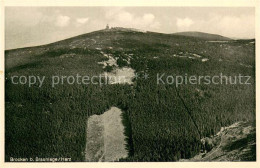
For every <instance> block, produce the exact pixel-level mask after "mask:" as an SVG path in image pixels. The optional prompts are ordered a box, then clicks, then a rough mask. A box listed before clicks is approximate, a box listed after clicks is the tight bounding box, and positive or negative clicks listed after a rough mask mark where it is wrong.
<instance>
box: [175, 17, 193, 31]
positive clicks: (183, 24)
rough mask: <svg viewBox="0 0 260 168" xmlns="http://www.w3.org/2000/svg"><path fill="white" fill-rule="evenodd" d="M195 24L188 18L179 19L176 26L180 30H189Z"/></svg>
mask: <svg viewBox="0 0 260 168" xmlns="http://www.w3.org/2000/svg"><path fill="white" fill-rule="evenodd" d="M193 23H194V22H193V20H191V19H190V18H188V17H186V18H184V19H181V18H177V22H176V25H177V27H178V28H189V27H190V26H191V25H192V24H193Z"/></svg>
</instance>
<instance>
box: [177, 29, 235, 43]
mask: <svg viewBox="0 0 260 168" xmlns="http://www.w3.org/2000/svg"><path fill="white" fill-rule="evenodd" d="M173 34H174V35H181V36H189V37H196V38H201V39H204V40H212V41H214V40H215V41H228V40H233V39H231V38H228V37H224V36H221V35H218V34H210V33H203V32H196V31H187V32H178V33H173Z"/></svg>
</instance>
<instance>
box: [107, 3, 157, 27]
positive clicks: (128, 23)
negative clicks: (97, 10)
mask: <svg viewBox="0 0 260 168" xmlns="http://www.w3.org/2000/svg"><path fill="white" fill-rule="evenodd" d="M106 17H107V18H108V19H110V25H111V26H116V27H127V28H130V27H131V28H137V29H145V30H147V29H159V28H160V26H161V24H160V23H159V22H158V21H156V18H155V16H154V15H153V14H151V13H144V14H143V15H141V16H140V15H139V16H137V15H134V14H132V13H130V12H127V11H125V10H123V8H115V9H113V10H111V11H107V13H106Z"/></svg>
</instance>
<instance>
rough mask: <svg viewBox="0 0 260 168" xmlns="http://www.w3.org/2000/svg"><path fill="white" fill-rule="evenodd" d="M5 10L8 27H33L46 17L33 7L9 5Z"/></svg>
mask: <svg viewBox="0 0 260 168" xmlns="http://www.w3.org/2000/svg"><path fill="white" fill-rule="evenodd" d="M21 11H22V12H21ZM5 12H6V13H5V20H6V21H7V22H6V23H7V27H9V26H10V27H13V26H17V27H21V26H22V27H33V26H36V25H37V24H39V23H40V21H41V20H42V19H43V18H44V15H43V13H42V12H41V11H40V10H39V9H38V8H33V7H23V8H22V9H21V7H7V8H6V11H5Z"/></svg>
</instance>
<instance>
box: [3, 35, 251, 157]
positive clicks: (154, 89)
mask: <svg viewBox="0 0 260 168" xmlns="http://www.w3.org/2000/svg"><path fill="white" fill-rule="evenodd" d="M108 47H113V50H109V49H108ZM96 48H102V51H104V52H106V53H109V52H110V53H112V54H113V55H114V56H117V57H123V54H124V53H127V54H130V53H132V54H134V56H133V58H132V60H131V65H130V66H131V67H132V68H134V69H135V70H136V72H139V73H142V72H143V71H146V72H148V73H149V74H150V78H149V79H147V80H144V79H141V78H139V79H137V81H136V84H135V85H134V87H133V88H131V87H130V86H127V85H121V86H119V85H113V86H103V87H100V86H96V85H76V84H75V85H68V84H64V85H61V86H59V87H56V88H51V87H50V83H48V82H45V84H44V86H43V87H42V88H37V87H32V88H28V86H25V85H24V86H23V85H12V84H11V83H10V77H11V76H12V75H45V76H46V77H47V79H50V77H51V76H52V75H75V74H76V73H79V74H81V75H86V74H88V75H98V74H100V73H101V72H103V69H102V66H101V65H98V64H97V62H100V61H102V60H104V58H103V56H102V54H100V51H98V50H97V49H96ZM179 52H191V53H196V54H199V55H202V56H203V58H208V59H209V61H208V62H206V63H202V62H201V61H200V60H191V59H188V58H174V57H172V55H173V54H178V53H179ZM73 53H74V54H76V55H75V56H73V57H66V55H65V57H64V58H62V55H63V54H73ZM63 56H64V55H63ZM155 56H157V57H159V58H158V59H154V57H155ZM219 59H221V60H223V61H222V62H220V61H219ZM240 63H243V64H246V65H251V66H253V68H246V67H243V66H241V65H239V64H240ZM254 65H255V51H254V44H251V43H249V41H232V42H230V43H225V44H219V43H207V42H206V41H204V40H202V39H196V38H194V37H183V36H178V35H165V34H159V33H141V32H120V31H115V32H103V31H97V32H93V33H89V34H85V35H81V36H78V37H75V38H71V39H67V40H63V41H60V42H56V43H53V44H49V45H45V46H39V47H33V48H25V49H17V50H11V51H6V77H7V80H6V161H8V159H9V157H34V156H38V157H60V156H63V157H71V158H72V160H73V161H82V160H84V149H85V144H86V142H85V141H86V138H85V136H86V135H85V124H86V119H87V117H88V116H90V115H92V114H102V113H103V112H104V111H106V110H107V109H109V107H111V106H113V105H114V106H118V107H121V108H122V109H124V110H125V112H126V114H128V117H129V121H130V123H131V124H130V125H131V126H132V129H131V131H130V132H131V133H132V137H131V140H130V141H131V144H132V145H131V146H132V147H129V148H130V149H131V151H132V152H131V153H132V155H131V156H130V158H129V159H130V160H136V161H149V160H153V161H164V160H165V161H169V160H177V159H179V158H180V157H182V158H188V157H191V156H194V155H195V154H196V153H197V152H198V150H199V148H200V144H199V138H200V137H199V136H198V133H197V132H196V130H195V128H194V121H193V120H192V118H191V117H190V116H189V115H188V113H187V109H185V107H184V105H183V103H182V101H181V100H180V98H179V97H178V96H177V92H179V94H180V95H181V97H182V98H183V99H184V101H185V104H186V106H187V107H188V108H189V110H190V112H191V115H192V116H193V117H194V118H196V121H195V124H196V125H198V128H199V131H200V132H201V134H202V136H207V135H209V134H214V133H216V132H217V131H219V129H220V127H221V126H226V125H230V124H231V123H233V122H235V121H237V120H254V119H255V96H254V95H255V84H254V69H255V66H254ZM158 72H159V73H166V74H170V75H172V74H182V75H183V74H185V73H188V74H192V75H210V74H211V75H212V74H217V75H218V74H219V73H220V72H223V73H225V74H227V75H228V74H230V75H231V74H232V75H235V74H236V75H237V74H238V73H241V74H244V75H251V76H253V78H252V80H251V82H252V85H249V86H243V85H239V86H234V85H221V86H220V85H217V86H216V85H198V86H196V85H183V86H181V87H178V88H177V90H176V88H175V87H174V86H173V85H156V79H155V77H156V73H158ZM196 88H197V89H200V90H201V91H202V92H201V93H198V92H197V91H196ZM189 145H190V146H189Z"/></svg>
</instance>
